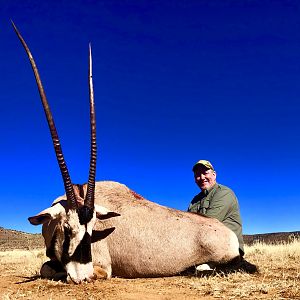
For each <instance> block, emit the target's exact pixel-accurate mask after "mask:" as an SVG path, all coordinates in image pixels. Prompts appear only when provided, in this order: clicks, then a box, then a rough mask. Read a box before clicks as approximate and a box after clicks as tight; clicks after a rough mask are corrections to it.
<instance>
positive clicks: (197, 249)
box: [12, 23, 240, 283]
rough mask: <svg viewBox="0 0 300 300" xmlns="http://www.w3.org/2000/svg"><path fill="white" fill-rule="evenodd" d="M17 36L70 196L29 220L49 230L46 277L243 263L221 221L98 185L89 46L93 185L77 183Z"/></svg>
mask: <svg viewBox="0 0 300 300" xmlns="http://www.w3.org/2000/svg"><path fill="white" fill-rule="evenodd" d="M12 24H13V27H14V30H15V32H16V34H17V36H18V38H19V39H20V41H21V43H22V45H23V47H24V48H25V50H26V53H27V55H28V57H29V60H30V63H31V67H32V69H33V72H34V76H35V79H36V82H37V86H38V90H39V93H40V97H41V101H42V104H43V108H44V111H45V114H46V118H47V121H48V125H49V129H50V133H51V136H52V142H53V145H54V149H55V153H56V157H57V161H58V165H59V168H60V171H61V174H62V179H63V183H64V188H65V195H63V196H60V197H58V198H57V199H56V200H55V201H54V202H53V203H52V205H51V207H49V208H47V209H45V210H43V211H41V212H40V213H38V214H37V215H35V216H33V217H30V218H28V220H29V222H30V223H31V224H33V225H38V224H43V229H42V232H43V237H44V239H45V245H46V254H47V256H48V257H49V258H50V261H49V262H47V263H45V264H44V265H43V266H42V268H41V275H42V276H43V277H50V278H55V274H56V272H58V269H59V268H57V267H56V266H59V267H61V269H62V270H63V272H64V274H65V276H67V277H66V278H67V281H68V282H74V283H81V282H83V281H91V280H93V279H95V278H96V277H97V275H96V274H100V273H101V274H102V275H103V277H105V278H110V277H111V276H112V275H116V276H121V277H126V278H137V277H161V276H171V275H176V274H180V273H182V272H184V271H185V270H187V269H189V268H191V267H193V266H197V265H199V264H205V263H212V264H226V263H230V262H235V261H239V259H240V257H239V244H238V239H237V237H236V235H235V234H234V233H233V232H232V231H231V230H230V229H228V228H227V227H226V226H225V225H223V224H222V223H221V222H219V221H218V220H216V219H213V218H209V217H205V216H202V215H197V214H193V213H188V212H184V211H180V210H176V209H171V208H168V207H165V206H161V205H159V204H156V203H154V202H151V201H148V200H146V199H144V198H143V197H142V196H140V195H139V194H137V193H135V192H133V191H132V190H130V189H129V188H127V187H126V186H125V185H123V184H120V183H117V182H112V181H101V182H95V176H96V153H97V146H96V117H95V108H94V92H93V81H92V54H91V46H89V96H90V97H89V98H90V122H91V156H90V170H89V178H88V183H87V184H83V185H81V184H73V183H72V181H71V178H70V175H69V172H68V169H67V166H66V162H65V159H64V156H63V153H62V149H61V145H60V141H59V138H58V134H57V131H56V127H55V124H54V120H53V118H52V114H51V111H50V107H49V104H48V101H47V98H46V94H45V91H44V89H43V85H42V82H41V79H40V75H39V72H38V69H37V66H36V64H35V61H34V59H33V57H32V55H31V52H30V50H29V48H28V46H27V45H26V42H25V41H24V39H23V38H22V36H21V34H20V33H19V31H18V29H17V28H16V26H15V25H14V23H12Z"/></svg>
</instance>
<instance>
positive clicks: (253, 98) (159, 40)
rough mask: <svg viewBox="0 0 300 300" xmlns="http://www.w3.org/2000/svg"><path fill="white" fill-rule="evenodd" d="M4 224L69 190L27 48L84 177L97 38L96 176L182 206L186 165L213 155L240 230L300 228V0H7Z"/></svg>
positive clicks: (187, 195)
mask: <svg viewBox="0 0 300 300" xmlns="http://www.w3.org/2000/svg"><path fill="white" fill-rule="evenodd" d="M0 3H1V10H0V39H1V48H0V55H1V57H0V65H1V74H2V75H1V83H0V86H1V112H0V114H1V115H0V126H1V147H0V151H1V152H0V154H1V155H0V157H1V172H0V183H1V203H2V209H1V210H0V226H3V227H5V228H12V229H17V230H23V231H27V232H40V231H41V227H34V226H32V225H30V224H29V223H28V221H27V217H29V216H31V215H34V214H35V213H37V212H39V211H41V210H42V209H44V208H46V207H48V206H49V205H50V203H51V202H52V200H53V199H54V198H56V197H57V196H59V195H61V194H63V193H64V191H63V184H62V181H61V175H60V172H59V168H58V165H57V162H56V158H55V154H54V151H53V148H52V143H51V140H50V135H49V131H48V128H47V123H46V120H45V117H44V113H43V109H42V105H41V103H40V99H39V95H38V92H37V88H36V85H35V80H34V77H33V74H32V71H31V67H30V65H29V62H28V59H27V57H26V55H25V52H24V50H23V48H22V46H21V44H20V43H19V41H18V39H17V37H16V35H15V33H14V32H13V29H12V26H11V24H10V19H12V20H13V21H14V22H15V24H16V25H17V26H18V28H19V30H20V31H21V33H22V35H23V37H24V38H25V40H26V41H27V43H28V45H29V47H30V49H31V51H32V53H33V55H34V57H35V60H36V62H37V65H38V67H39V70H40V74H41V77H42V81H43V84H44V87H45V90H46V94H47V97H48V101H49V103H50V106H51V110H52V112H53V115H54V118H55V122H56V126H57V129H58V133H59V136H60V139H61V143H62V147H63V151H64V155H65V158H66V161H67V164H68V168H69V171H70V173H71V177H72V180H73V182H74V183H83V182H86V181H87V178H88V165H89V151H90V150H89V106H88V101H89V100H88V84H87V69H88V65H87V62H88V43H89V42H91V43H92V48H93V63H94V68H93V72H94V74H93V75H94V76H93V77H94V89H95V101H96V112H97V130H98V131H97V140H98V147H99V156H98V165H97V180H115V181H118V182H121V183H124V184H126V185H127V186H128V187H130V188H131V189H133V190H135V191H136V192H138V193H139V194H141V195H143V196H144V197H145V198H147V199H149V200H152V201H154V202H157V203H159V204H162V205H166V206H169V207H173V208H177V209H182V210H186V208H187V206H188V204H189V202H190V200H191V199H192V197H193V196H194V195H195V194H197V193H198V188H197V186H196V185H195V183H194V179H193V173H192V171H191V168H192V166H193V164H194V163H195V162H196V161H197V160H199V159H208V160H210V161H211V162H212V163H213V165H214V166H215V168H216V170H217V174H218V177H217V179H218V182H219V183H222V184H225V185H227V186H229V187H231V188H232V189H233V190H234V191H235V193H236V194H237V196H238V198H239V202H240V207H241V213H242V219H243V225H244V233H245V234H252V233H266V232H278V231H296V230H300V226H299V225H300V224H299V209H300V204H299V199H300V191H299V178H300V176H299V175H300V174H299V170H300V161H299V148H300V131H299V129H300V125H299V124H300V121H299V114H300V101H299V97H300V18H299V12H300V4H299V2H298V1H266V0H251V1H226V0H223V1H211V0H210V1H208V0H207V1H196V0H191V1H183V0H182V1H177V0H175V1H112V0H109V1H108V0H107V1H78V0H73V1H28V0H23V1H8V0H7V1H5V0H0Z"/></svg>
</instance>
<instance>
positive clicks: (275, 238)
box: [244, 231, 300, 245]
mask: <svg viewBox="0 0 300 300" xmlns="http://www.w3.org/2000/svg"><path fill="white" fill-rule="evenodd" d="M294 238H300V231H294V232H274V233H262V234H252V235H247V234H245V235H244V242H245V244H247V245H253V244H254V243H257V242H262V243H265V244H278V243H282V242H289V241H291V240H293V239H294Z"/></svg>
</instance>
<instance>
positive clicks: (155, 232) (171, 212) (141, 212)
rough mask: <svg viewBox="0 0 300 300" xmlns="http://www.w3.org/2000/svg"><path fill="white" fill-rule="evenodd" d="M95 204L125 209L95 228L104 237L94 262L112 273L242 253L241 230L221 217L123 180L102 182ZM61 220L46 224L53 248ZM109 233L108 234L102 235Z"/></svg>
mask: <svg viewBox="0 0 300 300" xmlns="http://www.w3.org/2000/svg"><path fill="white" fill-rule="evenodd" d="M84 190H86V185H85V186H84ZM64 199H65V196H62V197H59V198H57V199H56V200H55V201H54V203H58V202H60V201H63V200H64ZM95 204H96V205H97V204H98V205H101V206H104V207H106V208H107V209H108V210H109V211H115V212H118V213H119V214H120V216H118V217H116V218H110V219H107V220H97V221H96V224H95V226H94V228H93V230H94V231H93V235H94V236H95V240H97V238H96V237H97V235H98V236H100V237H101V240H99V241H95V242H94V243H92V258H93V265H94V266H95V265H97V266H100V267H101V268H103V269H104V270H105V271H106V272H107V275H108V277H110V276H111V273H112V274H113V275H116V276H121V277H127V278H136V277H158V276H170V275H175V274H179V273H181V272H183V271H185V270H186V269H188V268H189V267H191V266H196V265H199V264H203V263H208V262H214V263H219V264H222V263H227V262H230V261H231V260H232V259H234V258H236V257H238V256H239V250H238V248H239V244H238V240H237V237H236V235H235V234H234V233H233V232H232V231H231V230H230V229H228V228H227V227H225V226H224V225H223V224H222V223H221V222H219V221H218V220H216V219H213V218H208V217H205V216H200V215H197V214H193V213H188V212H184V211H180V210H175V209H171V208H168V207H165V206H161V205H158V204H156V203H154V202H151V201H148V200H146V199H144V198H142V197H141V196H139V195H137V194H136V193H135V192H133V191H132V190H130V189H129V188H128V187H126V186H125V185H123V184H120V183H117V182H112V181H100V182H96V190H95ZM56 222H57V221H52V222H50V223H49V224H44V225H43V236H44V238H45V242H46V246H47V248H48V249H49V248H50V247H51V245H53V242H51V241H52V239H53V236H55V230H59V228H60V227H58V228H55V227H56V224H55V223H56ZM104 232H107V233H108V236H107V237H105V238H103V239H102V237H103V233H104ZM104 235H105V234H104ZM92 240H93V238H92ZM111 270H112V271H111Z"/></svg>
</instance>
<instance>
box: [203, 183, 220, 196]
mask: <svg viewBox="0 0 300 300" xmlns="http://www.w3.org/2000/svg"><path fill="white" fill-rule="evenodd" d="M216 186H217V183H215V184H214V185H213V186H212V187H211V188H209V189H205V190H202V193H203V194H204V195H205V196H207V195H208V194H209V193H210V192H211V191H212V190H213V189H215V188H216Z"/></svg>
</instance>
